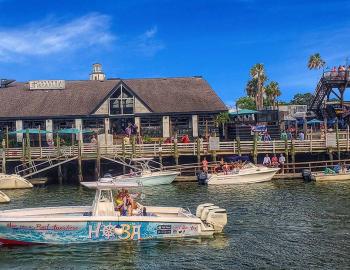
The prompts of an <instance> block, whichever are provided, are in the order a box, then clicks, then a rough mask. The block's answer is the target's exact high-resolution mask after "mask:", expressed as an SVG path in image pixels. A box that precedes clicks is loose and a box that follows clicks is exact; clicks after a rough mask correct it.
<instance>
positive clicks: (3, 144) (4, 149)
mask: <svg viewBox="0 0 350 270" xmlns="http://www.w3.org/2000/svg"><path fill="white" fill-rule="evenodd" d="M1 168H2V173H6V142H5V140H2V164H1Z"/></svg>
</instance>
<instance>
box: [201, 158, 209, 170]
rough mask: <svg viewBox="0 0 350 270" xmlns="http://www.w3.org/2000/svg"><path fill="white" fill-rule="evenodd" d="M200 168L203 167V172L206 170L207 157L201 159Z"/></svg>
mask: <svg viewBox="0 0 350 270" xmlns="http://www.w3.org/2000/svg"><path fill="white" fill-rule="evenodd" d="M202 168H203V171H204V172H205V173H207V172H208V161H207V158H206V157H204V159H203V161H202Z"/></svg>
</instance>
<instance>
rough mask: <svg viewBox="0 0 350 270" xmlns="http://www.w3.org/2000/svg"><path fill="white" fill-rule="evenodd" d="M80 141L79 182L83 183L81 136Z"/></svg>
mask: <svg viewBox="0 0 350 270" xmlns="http://www.w3.org/2000/svg"><path fill="white" fill-rule="evenodd" d="M79 137H80V138H79V140H78V178H79V182H82V181H83V168H82V136H79Z"/></svg>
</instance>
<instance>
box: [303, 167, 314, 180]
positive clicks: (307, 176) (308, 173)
mask: <svg viewBox="0 0 350 270" xmlns="http://www.w3.org/2000/svg"><path fill="white" fill-rule="evenodd" d="M301 175H302V177H303V179H304V181H305V182H311V181H312V174H311V171H310V170H307V169H304V170H303V171H302V172H301Z"/></svg>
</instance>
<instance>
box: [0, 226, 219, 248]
mask: <svg viewBox="0 0 350 270" xmlns="http://www.w3.org/2000/svg"><path fill="white" fill-rule="evenodd" d="M118 229H119V231H118ZM211 234H212V233H211ZM205 235H208V234H207V233H204V232H203V233H201V224H200V223H188V222H184V223H181V222H147V221H138V222H137V221H135V222H127V221H116V220H103V221H80V222H65V221H61V222H60V221H48V222H43V221H38V222H16V221H13V222H10V221H8V222H0V243H2V244H3V245H28V244H74V243H92V242H116V241H126V240H144V239H163V238H181V237H198V236H205Z"/></svg>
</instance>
